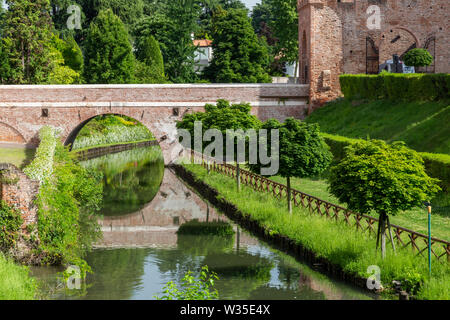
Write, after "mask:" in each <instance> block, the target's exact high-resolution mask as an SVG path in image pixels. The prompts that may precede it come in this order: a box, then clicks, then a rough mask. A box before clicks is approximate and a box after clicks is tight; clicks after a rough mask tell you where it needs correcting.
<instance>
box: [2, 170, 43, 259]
mask: <svg viewBox="0 0 450 320" xmlns="http://www.w3.org/2000/svg"><path fill="white" fill-rule="evenodd" d="M38 192H39V182H37V181H32V180H30V179H29V178H28V177H27V176H26V175H25V173H23V172H22V171H21V170H20V169H18V168H17V167H16V166H14V165H12V164H4V163H0V200H3V201H5V202H6V203H7V204H8V205H9V206H10V207H12V208H15V209H17V210H19V211H20V213H21V216H22V219H23V224H22V230H21V232H20V234H19V240H18V241H17V243H16V246H15V248H11V249H10V254H11V255H12V256H13V257H14V258H15V259H16V260H17V261H21V262H26V263H28V264H36V263H37V259H39V258H38V257H36V256H35V254H34V253H33V252H32V249H33V248H35V247H36V246H37V243H38V241H39V238H38V234H37V222H38V216H37V206H36V205H35V203H34V200H35V198H36V196H37V194H38ZM32 225H33V226H34V228H33V229H32V230H34V231H33V235H34V237H35V239H36V241H35V242H32V241H31V240H30V239H29V237H30V232H29V230H28V226H32Z"/></svg>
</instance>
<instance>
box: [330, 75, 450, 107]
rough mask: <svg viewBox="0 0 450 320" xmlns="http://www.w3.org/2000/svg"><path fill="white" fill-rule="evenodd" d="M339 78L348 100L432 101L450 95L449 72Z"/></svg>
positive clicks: (346, 76) (345, 76)
mask: <svg viewBox="0 0 450 320" xmlns="http://www.w3.org/2000/svg"><path fill="white" fill-rule="evenodd" d="M339 80H340V84H341V90H342V92H343V93H344V96H345V97H346V98H349V99H358V98H362V99H369V100H375V99H390V100H403V101H429V100H438V99H446V98H449V97H450V94H449V90H450V74H443V73H442V74H416V73H414V74H398V73H382V74H379V75H365V74H344V75H341V76H340V78H339Z"/></svg>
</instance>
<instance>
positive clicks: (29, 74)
mask: <svg viewBox="0 0 450 320" xmlns="http://www.w3.org/2000/svg"><path fill="white" fill-rule="evenodd" d="M6 4H7V5H8V10H7V11H6V13H5V15H4V21H3V22H4V28H3V30H2V45H1V46H2V55H3V57H6V59H7V60H8V63H7V64H8V67H5V63H3V66H2V67H1V69H0V70H1V72H2V74H0V78H1V79H2V81H3V82H4V83H15V84H36V83H45V82H46V81H47V79H48V77H49V73H50V72H51V68H52V66H51V63H50V62H51V45H50V44H51V37H52V32H51V31H52V29H53V24H52V20H51V17H50V14H49V11H50V6H49V3H48V0H34V1H30V0H8V1H6ZM4 72H5V73H4Z"/></svg>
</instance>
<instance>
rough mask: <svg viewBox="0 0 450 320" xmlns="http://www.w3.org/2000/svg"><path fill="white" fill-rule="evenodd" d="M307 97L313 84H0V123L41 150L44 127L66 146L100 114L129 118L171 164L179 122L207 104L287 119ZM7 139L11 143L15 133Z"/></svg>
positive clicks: (298, 111)
mask: <svg viewBox="0 0 450 320" xmlns="http://www.w3.org/2000/svg"><path fill="white" fill-rule="evenodd" d="M308 94H309V87H308V85H298V84H275V85H273V84H245V85H240V84H239V85H237V84H229V85H203V84H201V85H80V86H0V110H1V112H0V125H1V124H2V123H3V126H4V127H8V128H12V129H13V130H15V131H16V132H17V134H18V135H20V136H21V137H23V140H25V142H26V143H27V144H30V145H32V146H36V145H37V144H38V142H39V139H38V132H39V129H40V128H41V127H42V126H44V125H51V126H53V127H56V128H59V130H60V132H61V138H62V140H63V141H64V142H65V141H70V140H71V139H72V138H73V137H74V135H76V133H77V131H78V130H80V129H81V127H82V125H83V124H85V123H87V122H88V121H89V120H90V119H91V118H93V117H95V116H98V115H102V114H121V115H126V116H129V117H131V118H134V119H136V120H138V121H140V122H142V123H143V124H144V125H146V126H147V127H148V128H149V129H150V131H151V132H152V133H153V134H154V135H155V136H156V138H157V139H158V141H159V142H160V145H161V148H162V150H163V152H164V158H165V159H166V163H169V162H170V161H171V160H170V159H172V160H173V155H174V154H175V152H174V151H173V150H175V149H176V148H177V145H178V144H177V142H176V127H175V125H176V121H177V120H181V119H182V117H183V115H184V114H186V113H189V112H195V111H203V107H204V105H205V104H206V103H215V102H216V101H217V100H218V99H226V100H229V101H231V102H233V103H239V102H249V103H250V104H251V105H252V106H253V109H252V113H253V114H255V115H256V116H258V117H259V118H260V119H261V120H263V121H265V120H267V119H269V118H276V119H278V120H281V121H283V120H284V119H286V118H287V117H295V118H303V117H304V116H305V114H306V112H305V110H306V109H307V108H308V106H307V101H308ZM2 137H6V139H7V141H9V142H11V141H10V140H11V139H10V137H11V135H6V134H5V135H3V136H1V135H0V141H1V138H2Z"/></svg>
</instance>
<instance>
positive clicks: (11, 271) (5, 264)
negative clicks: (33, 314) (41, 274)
mask: <svg viewBox="0 0 450 320" xmlns="http://www.w3.org/2000/svg"><path fill="white" fill-rule="evenodd" d="M36 293H37V284H36V281H35V280H34V279H33V278H31V277H30V276H29V274H28V269H26V268H25V267H22V266H18V265H16V264H14V262H12V261H11V260H9V259H6V258H5V257H4V256H3V254H1V253H0V300H33V299H35V297H36Z"/></svg>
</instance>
